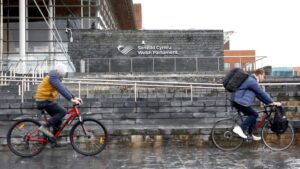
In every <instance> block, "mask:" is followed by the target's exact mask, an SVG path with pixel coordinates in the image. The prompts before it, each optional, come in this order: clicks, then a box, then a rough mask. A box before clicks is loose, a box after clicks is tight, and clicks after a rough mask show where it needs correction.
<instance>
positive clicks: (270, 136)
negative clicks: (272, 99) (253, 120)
mask: <svg viewBox="0 0 300 169" xmlns="http://www.w3.org/2000/svg"><path fill="white" fill-rule="evenodd" d="M274 108H275V106H264V110H262V111H260V113H263V115H262V118H261V119H260V121H259V122H258V123H257V124H256V126H255V129H256V130H258V131H259V130H260V135H261V138H262V141H263V143H264V144H265V145H266V146H267V147H269V148H270V149H271V150H285V149H288V148H289V147H290V146H291V145H292V143H293V141H294V138H295V132H294V129H293V126H292V124H291V123H288V128H287V130H286V131H285V132H284V133H281V134H279V133H275V132H273V131H272V130H271V124H272V119H273V118H274V114H275V111H274ZM243 117H244V115H243V114H242V112H240V111H237V113H236V114H235V115H234V116H233V117H231V118H226V119H221V120H219V121H217V122H215V124H214V126H213V128H212V132H211V137H212V140H213V143H214V145H215V146H216V147H217V148H219V149H221V150H224V151H233V150H236V149H238V148H239V147H240V146H241V145H242V143H243V142H244V141H245V139H243V138H241V137H240V136H238V135H237V134H235V133H234V132H233V131H232V130H233V128H234V127H235V126H236V125H240V124H241V123H242V122H243V119H244V118H243Z"/></svg>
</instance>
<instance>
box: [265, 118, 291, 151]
mask: <svg viewBox="0 0 300 169" xmlns="http://www.w3.org/2000/svg"><path fill="white" fill-rule="evenodd" d="M261 136H262V139H263V142H264V144H265V145H266V146H267V147H269V148H270V149H271V150H277V151H278V150H285V149H288V148H289V147H290V146H291V145H292V143H293V141H294V138H295V133H294V129H293V126H292V125H291V124H290V123H289V125H288V128H287V130H286V131H285V132H284V133H282V134H277V133H275V132H273V131H272V130H271V123H270V122H269V121H267V122H266V123H265V124H264V126H263V128H262V130H261Z"/></svg>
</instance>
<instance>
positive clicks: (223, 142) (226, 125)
mask: <svg viewBox="0 0 300 169" xmlns="http://www.w3.org/2000/svg"><path fill="white" fill-rule="evenodd" d="M236 125H237V124H236V122H235V121H234V120H233V119H232V118H228V119H223V120H219V121H217V122H216V123H215V124H214V126H213V128H212V132H211V137H212V140H213V143H214V145H215V146H216V147H217V148H219V149H221V150H223V151H233V150H236V149H238V148H239V147H240V146H241V144H242V143H243V139H242V138H241V137H239V136H238V135H236V134H235V133H234V132H233V131H232V130H233V128H234V127H235V126H236Z"/></svg>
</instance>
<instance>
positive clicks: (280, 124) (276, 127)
mask: <svg viewBox="0 0 300 169" xmlns="http://www.w3.org/2000/svg"><path fill="white" fill-rule="evenodd" d="M274 111H275V115H274V118H273V121H272V122H271V130H272V131H273V132H275V133H277V134H282V133H284V132H285V131H286V130H287V128H288V124H289V121H288V120H287V118H286V116H285V112H284V110H283V108H282V107H276V108H275V110H274Z"/></svg>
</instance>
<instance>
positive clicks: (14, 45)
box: [7, 42, 19, 53]
mask: <svg viewBox="0 0 300 169" xmlns="http://www.w3.org/2000/svg"><path fill="white" fill-rule="evenodd" d="M7 48H8V53H17V52H19V42H9V43H8V47H7Z"/></svg>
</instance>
